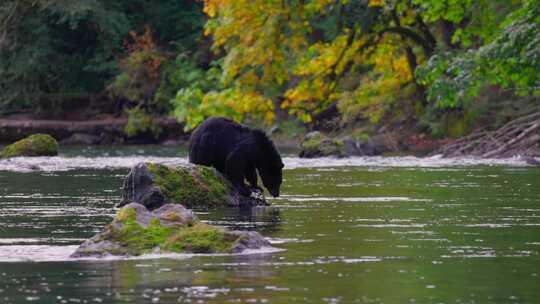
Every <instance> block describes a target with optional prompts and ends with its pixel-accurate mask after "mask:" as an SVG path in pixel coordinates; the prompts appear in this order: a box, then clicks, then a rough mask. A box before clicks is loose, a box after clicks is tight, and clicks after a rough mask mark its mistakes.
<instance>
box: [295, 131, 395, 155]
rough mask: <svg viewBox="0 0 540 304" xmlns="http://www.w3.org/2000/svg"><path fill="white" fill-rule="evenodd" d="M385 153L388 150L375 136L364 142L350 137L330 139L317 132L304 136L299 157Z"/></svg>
mask: <svg viewBox="0 0 540 304" xmlns="http://www.w3.org/2000/svg"><path fill="white" fill-rule="evenodd" d="M386 151H388V149H387V148H386V146H385V145H384V144H382V143H380V138H379V137H377V136H374V137H373V138H368V139H366V140H357V139H354V138H353V137H351V136H343V137H339V138H330V137H329V136H327V135H324V134H322V133H321V132H319V131H313V132H309V133H308V134H306V135H305V136H304V138H303V140H302V141H301V142H300V153H299V157H304V158H314V157H327V156H333V157H349V156H373V155H380V154H382V153H383V152H386Z"/></svg>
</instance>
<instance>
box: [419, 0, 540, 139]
mask: <svg viewBox="0 0 540 304" xmlns="http://www.w3.org/2000/svg"><path fill="white" fill-rule="evenodd" d="M539 4H540V2H539V1H537V0H532V1H524V3H523V5H522V6H521V7H520V8H519V9H517V10H515V11H514V12H513V13H511V14H509V15H508V16H507V17H506V18H505V19H504V21H503V22H502V23H501V25H500V28H499V29H498V30H497V31H494V32H493V34H492V37H485V39H486V40H487V41H490V42H489V43H486V44H485V45H483V46H481V47H479V48H473V49H467V50H454V51H441V52H438V53H437V54H435V55H433V56H432V57H431V58H430V59H429V60H428V61H427V62H426V63H425V64H424V65H423V66H421V67H420V68H419V69H418V70H417V71H416V75H417V78H418V81H419V82H420V83H421V84H423V85H425V86H427V97H428V99H429V100H430V101H431V102H432V107H434V108H435V109H434V110H428V113H430V115H431V116H432V117H431V118H429V116H426V117H425V119H426V120H428V121H431V123H429V124H431V125H433V124H434V122H436V121H437V120H439V119H440V118H439V117H437V116H434V115H433V113H435V112H441V111H440V110H444V109H456V110H458V111H459V112H461V113H462V115H461V116H460V117H459V118H455V119H454V120H455V123H456V124H458V123H459V122H460V121H461V122H462V124H466V123H465V122H469V124H470V122H471V121H472V120H471V119H470V118H467V117H471V116H474V115H472V114H473V113H472V112H473V111H474V109H475V108H476V106H475V103H476V100H477V99H478V96H479V94H480V93H481V92H482V91H483V90H485V88H487V87H489V86H493V85H497V86H499V87H500V88H502V89H503V90H510V91H512V92H514V93H515V94H517V95H523V96H527V95H535V94H538V92H540V76H539V75H540V36H539V35H538V33H540V5H539ZM436 109H438V110H436ZM441 113H443V115H445V114H444V112H441ZM445 116H446V118H444V119H442V120H441V121H446V120H447V118H448V116H449V115H445ZM450 116H451V115H450ZM439 125H440V124H439ZM434 129H435V130H437V129H439V130H440V128H439V127H435V128H434ZM447 130H448V131H449V132H450V133H454V134H451V135H455V136H457V135H459V134H463V133H465V132H455V131H452V129H451V128H448V129H447ZM454 130H455V128H454ZM435 133H440V131H436V132H435Z"/></svg>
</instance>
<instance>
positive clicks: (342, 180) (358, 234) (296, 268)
mask: <svg viewBox="0 0 540 304" xmlns="http://www.w3.org/2000/svg"><path fill="white" fill-rule="evenodd" d="M70 153H71V154H70ZM80 153H83V152H80ZM126 153H128V152H126ZM131 153H132V152H129V153H128V154H131ZM133 153H134V152H133ZM163 153H164V155H166V154H167V153H166V151H165V152H163ZM83 154H84V153H83ZM66 155H67V156H69V157H74V156H76V155H77V151H69V152H68V153H66ZM100 155H101V156H103V154H100ZM114 155H116V156H118V155H120V156H121V155H122V153H120V154H118V153H116V154H114ZM86 156H89V155H88V154H86ZM90 156H92V157H93V156H95V155H90ZM105 157H106V156H105ZM56 161H61V159H60V160H56ZM289 161H290V162H292V161H293V160H289ZM397 161H399V159H397ZM404 161H405V160H404ZM287 162H288V161H287V160H286V164H287ZM420 162H421V161H420ZM359 164H360V163H359ZM296 167H297V168H296V169H288V170H286V171H285V174H284V175H285V176H284V177H285V181H284V184H283V188H282V193H283V196H282V197H281V198H279V199H277V200H272V204H273V209H272V210H266V211H264V212H263V211H262V210H257V212H255V211H253V212H252V213H250V212H236V211H232V210H217V211H212V212H210V213H206V212H199V216H200V217H201V218H203V219H206V220H208V221H210V222H211V223H213V224H218V225H223V226H228V227H234V228H238V229H255V230H258V231H260V232H261V233H262V234H263V235H264V236H266V237H268V238H270V239H271V241H272V242H273V243H274V246H275V247H278V248H282V249H284V251H281V252H275V253H259V254H252V255H241V256H184V257H181V256H180V257H176V258H163V257H162V258H152V259H137V260H110V261H88V260H86V261H69V260H66V257H67V256H68V255H69V254H70V253H71V252H72V251H73V250H74V249H75V247H76V245H77V244H79V243H80V242H82V240H83V239H85V238H88V237H90V236H92V235H93V234H94V233H96V232H97V231H99V229H100V228H101V227H102V226H103V225H105V224H106V223H108V222H109V221H110V219H111V217H112V215H113V214H114V210H113V209H112V207H113V205H114V204H115V203H116V202H117V200H118V195H119V187H120V186H121V182H122V177H123V176H124V175H125V174H126V173H127V171H128V169H118V168H117V169H107V168H100V169H73V170H69V171H49V172H44V171H33V172H26V173H21V172H13V171H5V170H4V171H0V303H27V302H35V303H123V302H131V303H295V302H296V303H538V302H540V256H539V251H540V169H538V168H530V167H504V166H466V167H451V168H450V167H449V168H445V167H437V168H432V167H407V166H405V167H401V168H396V167H372V166H371V167H362V166H354V167H351V166H338V167H333V168H309V167H307V168H306V167H298V166H296Z"/></svg>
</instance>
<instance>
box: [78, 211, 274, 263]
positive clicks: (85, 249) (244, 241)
mask: <svg viewBox="0 0 540 304" xmlns="http://www.w3.org/2000/svg"><path fill="white" fill-rule="evenodd" d="M263 247H270V243H269V242H268V241H267V240H265V239H264V238H263V237H262V236H261V235H260V234H259V233H257V232H253V231H249V232H248V231H228V230H225V229H221V228H217V227H213V226H210V225H207V224H204V223H202V222H201V221H199V220H198V219H197V217H196V216H195V214H194V213H193V212H192V211H190V210H188V209H186V208H184V207H183V206H181V205H179V204H165V205H163V206H161V207H160V208H157V209H155V210H153V211H150V210H148V209H147V208H146V207H145V206H143V205H141V204H137V203H131V204H128V205H126V206H124V207H123V208H122V209H120V210H119V211H118V213H117V214H116V216H115V218H114V220H113V222H112V223H111V224H109V225H107V226H106V227H105V228H104V229H103V231H101V232H99V233H98V234H97V235H95V236H93V237H92V238H90V239H88V240H86V241H85V242H84V243H83V244H82V245H81V246H80V247H79V248H78V249H77V250H76V251H75V252H74V253H73V254H72V255H71V256H72V257H74V258H80V257H106V256H138V255H142V254H147V253H242V252H244V251H245V250H248V249H260V248H263Z"/></svg>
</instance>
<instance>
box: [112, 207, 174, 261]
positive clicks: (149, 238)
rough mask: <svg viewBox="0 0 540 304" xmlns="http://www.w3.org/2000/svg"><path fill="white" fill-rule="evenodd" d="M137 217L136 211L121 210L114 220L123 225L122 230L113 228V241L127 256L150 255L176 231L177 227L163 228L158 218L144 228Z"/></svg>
mask: <svg viewBox="0 0 540 304" xmlns="http://www.w3.org/2000/svg"><path fill="white" fill-rule="evenodd" d="M136 217H137V215H136V211H135V209H132V208H124V209H121V210H120V211H119V212H118V214H117V215H116V217H115V219H114V222H115V223H121V224H122V226H121V228H115V226H111V241H115V242H117V243H119V244H120V245H121V246H122V247H123V248H125V253H127V254H130V255H140V254H144V253H148V252H150V251H151V250H152V249H154V248H156V247H159V246H160V245H161V244H163V243H164V242H165V240H166V239H167V238H168V237H169V236H171V234H172V233H173V231H174V230H175V227H170V226H162V225H161V224H160V222H159V219H157V218H154V219H152V221H151V222H150V224H149V225H148V227H143V226H141V225H139V224H138V223H137V218H136Z"/></svg>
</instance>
